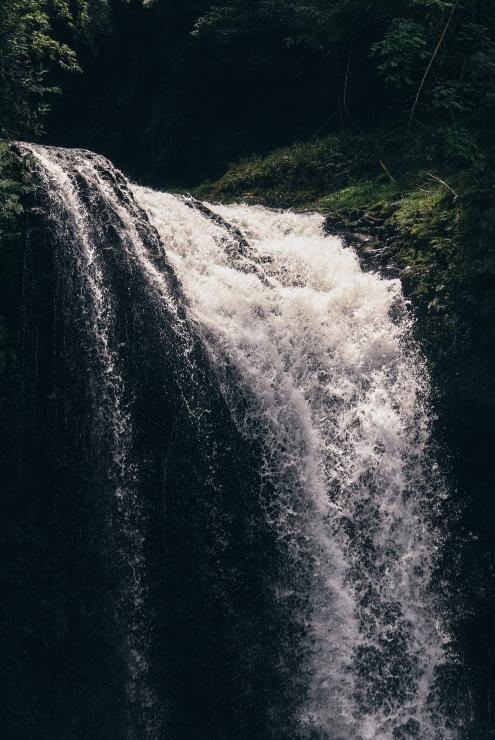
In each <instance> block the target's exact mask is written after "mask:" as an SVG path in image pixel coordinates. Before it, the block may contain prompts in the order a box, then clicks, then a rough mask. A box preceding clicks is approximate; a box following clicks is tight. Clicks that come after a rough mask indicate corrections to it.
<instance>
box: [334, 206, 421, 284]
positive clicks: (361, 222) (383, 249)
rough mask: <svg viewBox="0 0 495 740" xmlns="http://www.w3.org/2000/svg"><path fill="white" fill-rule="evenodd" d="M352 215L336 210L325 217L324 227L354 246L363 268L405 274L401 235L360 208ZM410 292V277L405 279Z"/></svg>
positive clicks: (383, 273)
mask: <svg viewBox="0 0 495 740" xmlns="http://www.w3.org/2000/svg"><path fill="white" fill-rule="evenodd" d="M351 216H352V214H351V215H349V214H347V215H346V216H344V215H343V214H339V213H334V214H331V215H329V216H327V217H326V219H325V223H324V231H325V233H326V234H327V235H328V236H340V237H341V238H342V240H343V242H344V244H346V245H347V246H349V247H353V249H354V250H355V251H356V254H357V255H358V257H359V260H360V262H361V266H362V268H363V269H364V270H372V271H374V272H379V273H380V274H382V275H383V276H384V277H387V278H397V277H400V278H403V277H404V278H406V274H405V273H404V272H403V270H401V268H400V267H399V265H398V259H397V258H398V255H399V252H400V249H401V246H402V239H401V238H400V236H399V235H398V234H397V233H396V232H394V231H393V229H391V228H390V227H389V226H386V225H385V223H384V221H383V220H382V219H376V218H373V219H370V218H366V217H365V216H363V214H361V213H359V212H357V213H355V214H354V218H352V217H351ZM403 287H404V293H405V294H406V295H407V294H408V289H407V280H405V281H404V282H403Z"/></svg>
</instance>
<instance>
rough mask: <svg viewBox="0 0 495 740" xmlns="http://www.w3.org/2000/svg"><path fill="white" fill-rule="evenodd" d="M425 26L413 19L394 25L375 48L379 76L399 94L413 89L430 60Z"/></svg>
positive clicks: (399, 19)
mask: <svg viewBox="0 0 495 740" xmlns="http://www.w3.org/2000/svg"><path fill="white" fill-rule="evenodd" d="M427 45H428V44H427V40H426V32H425V28H424V26H423V25H422V24H421V23H419V22H418V21H415V20H412V19H404V18H398V19H396V20H394V21H393V23H392V26H391V28H390V30H388V31H387V33H386V34H385V36H384V38H383V39H382V40H381V41H377V42H376V43H375V44H373V45H372V47H371V55H372V56H374V57H376V58H377V59H378V62H379V63H378V72H379V73H380V74H381V75H382V76H383V77H384V79H385V81H386V82H389V83H391V84H392V85H393V86H394V87H395V88H396V89H397V90H401V89H402V88H404V87H409V86H411V85H412V84H413V83H414V81H415V79H416V78H417V75H418V70H421V69H422V63H424V60H425V59H426V58H427V57H428V52H427Z"/></svg>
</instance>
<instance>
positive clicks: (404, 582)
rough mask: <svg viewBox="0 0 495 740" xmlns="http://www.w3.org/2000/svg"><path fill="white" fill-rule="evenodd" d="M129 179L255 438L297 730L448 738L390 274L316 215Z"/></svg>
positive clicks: (412, 350) (422, 467)
mask: <svg viewBox="0 0 495 740" xmlns="http://www.w3.org/2000/svg"><path fill="white" fill-rule="evenodd" d="M133 192H134V194H135V197H136V199H137V200H138V202H139V203H140V204H141V206H142V207H143V208H144V209H145V210H146V211H147V213H148V215H149V217H150V219H151V221H152V223H153V225H154V226H155V227H156V229H157V230H158V233H159V235H160V238H161V241H162V243H163V245H164V248H165V250H166V253H167V256H168V259H169V260H170V262H171V264H172V265H173V268H174V270H175V271H176V274H177V275H178V277H179V279H180V281H181V283H182V286H183V290H184V293H185V295H186V297H187V300H188V302H189V306H188V313H189V315H190V317H191V319H192V320H193V321H194V322H195V323H196V324H197V326H198V327H199V332H200V334H201V336H202V338H203V341H204V343H205V345H206V346H207V348H208V351H209V354H210V357H211V359H212V362H213V365H214V367H215V369H216V372H217V374H218V378H219V382H220V384H221V386H222V390H223V393H224V395H225V397H226V399H227V400H228V403H229V405H230V407H231V409H232V413H233V414H234V416H235V418H236V422H237V424H238V426H239V428H240V429H241V430H242V432H243V434H244V435H245V436H246V437H247V438H255V437H256V438H259V439H262V441H263V447H264V450H265V453H264V459H263V464H262V465H263V475H264V477H265V479H266V480H267V481H269V482H270V484H271V488H270V490H271V491H274V492H275V494H274V495H273V494H272V495H271V496H265V495H264V493H263V491H260V499H261V504H262V505H263V506H264V507H265V511H266V517H267V518H268V520H269V521H270V523H271V526H272V528H273V532H274V536H276V537H278V538H279V541H280V547H281V549H282V550H283V552H284V553H285V557H286V558H287V563H288V565H287V577H286V578H283V577H280V578H279V582H278V583H274V585H273V588H274V589H276V590H277V597H278V598H279V599H280V600H281V601H286V602H287V603H290V602H291V601H292V602H293V603H296V609H295V612H296V614H295V617H294V619H295V620H296V621H297V620H299V623H300V625H299V626H300V627H301V630H302V633H303V634H304V638H303V641H302V644H301V645H300V646H297V645H294V646H293V649H294V650H300V651H301V652H302V654H304V656H305V657H304V661H305V674H304V675H305V676H306V679H305V680H306V681H307V685H305V686H302V687H301V690H300V693H301V694H302V695H303V700H302V702H301V710H300V717H299V725H300V733H301V737H308V738H309V737H311V738H313V737H318V738H328V739H330V738H345V739H346V740H357V739H359V740H388V739H389V738H390V739H391V738H409V737H418V738H423V740H433V739H434V738H455V737H458V728H456V726H455V723H454V722H453V721H450V720H449V718H448V717H446V716H445V712H444V711H442V708H441V706H440V704H441V697H440V695H441V688H440V686H439V682H440V678H441V674H442V671H444V670H445V668H446V666H447V665H448V663H449V661H451V660H452V659H453V658H452V656H451V654H450V653H451V648H450V637H449V634H448V630H447V627H446V625H445V621H446V620H445V619H444V606H443V605H442V603H441V598H440V596H439V595H438V594H437V595H435V585H434V583H435V569H436V566H437V563H438V556H439V553H440V552H441V548H442V540H443V538H442V533H441V531H440V530H439V529H438V528H437V527H435V526H434V524H433V520H434V519H435V516H436V515H438V512H439V511H440V510H441V508H442V505H443V499H444V497H445V491H444V488H443V485H442V481H441V476H440V475H439V473H438V470H437V466H436V464H435V462H434V460H433V459H432V456H431V454H430V452H429V444H430V412H429V407H428V385H429V384H428V377H427V373H426V370H425V367H424V363H423V360H422V358H421V356H420V353H419V352H418V350H417V348H416V347H415V346H414V343H413V342H412V340H411V320H410V317H409V314H408V312H407V310H406V307H405V304H404V299H403V297H402V294H401V288H400V282H399V281H394V280H385V279H382V278H380V277H379V276H378V275H376V274H371V273H365V272H363V271H362V270H361V268H360V265H359V262H358V259H357V257H356V255H355V254H354V252H353V251H352V249H349V248H345V247H344V246H343V244H342V242H341V241H340V240H339V239H338V238H336V237H326V236H325V235H324V233H323V218H322V217H321V216H320V215H318V214H313V213H303V214H300V213H292V212H280V211H273V210H269V209H265V208H262V207H258V206H254V207H253V206H247V205H232V206H218V205H209V204H206V207H205V206H201V207H198V204H197V203H195V202H194V201H193V200H192V199H189V198H187V197H181V196H175V195H169V194H164V193H158V192H154V191H152V190H150V189H146V188H142V187H134V188H133ZM437 590H438V588H437ZM301 594H302V595H303V596H301ZM293 611H294V609H293Z"/></svg>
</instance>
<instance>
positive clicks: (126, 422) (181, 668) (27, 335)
mask: <svg viewBox="0 0 495 740" xmlns="http://www.w3.org/2000/svg"><path fill="white" fill-rule="evenodd" d="M49 156H50V160H51V162H52V164H53V167H54V169H53V171H52V174H51V175H50V177H51V178H52V180H49V181H48V182H47V179H46V177H47V176H46V175H45V176H44V175H42V173H41V168H39V169H38V170H37V175H36V176H37V178H38V181H37V183H38V184H37V188H36V191H35V193H34V195H33V197H32V201H31V203H30V204H29V208H28V216H27V228H26V232H27V236H26V239H25V242H24V244H23V248H22V255H19V261H18V266H17V268H16V269H17V270H18V277H19V280H18V284H19V311H18V320H17V322H16V326H15V332H14V333H15V337H16V342H17V347H16V350H17V357H18V358H19V359H18V363H17V369H16V373H15V383H16V385H15V388H13V393H14V394H15V397H16V399H17V405H18V418H17V420H16V423H15V427H16V440H15V442H14V443H13V445H14V447H15V456H14V457H15V465H14V467H13V468H12V469H11V470H10V472H9V478H8V480H7V481H6V482H7V487H8V500H9V502H10V505H9V509H8V512H6V516H7V525H6V527H7V530H8V534H9V536H10V541H11V545H12V551H11V553H10V554H9V558H8V560H7V571H8V574H7V575H8V578H7V580H8V588H7V590H6V592H5V593H6V604H7V610H6V622H7V624H6V629H5V633H6V634H10V635H11V636H12V637H11V644H10V645H9V646H8V650H7V653H6V655H7V660H6V664H5V665H6V668H5V674H4V679H5V684H6V686H7V692H6V694H7V702H6V705H5V711H4V712H2V717H1V719H0V727H1V728H2V732H1V734H2V736H3V737H6V738H10V737H12V738H14V737H15V738H16V740H23V739H24V738H26V739H27V738H31V737H47V738H48V737H49V738H54V739H55V738H57V739H58V738H60V740H62V739H64V740H65V738H67V737H69V736H70V737H71V738H75V739H77V738H81V739H82V738H88V737H91V738H95V739H98V738H101V739H102V740H103V738H105V740H107V739H112V740H113V738H115V739H116V740H117V739H118V740H120V738H122V739H123V738H126V739H128V738H136V739H137V740H142V739H143V740H144V738H152V740H158V739H159V738H162V737H167V738H177V739H178V740H179V739H180V740H185V739H186V738H191V740H192V738H198V737H201V738H204V739H205V740H208V739H209V738H211V740H220V739H221V738H225V740H227V738H229V739H230V738H232V737H234V736H235V737H236V738H240V739H241V738H249V739H250V738H253V740H254V738H260V737H263V738H269V737H271V733H272V729H273V716H274V714H279V715H280V716H281V715H282V707H283V711H284V712H285V715H286V716H287V714H288V712H287V702H288V700H287V695H286V694H285V693H284V692H285V689H284V687H283V686H282V685H280V680H279V678H278V677H277V672H276V666H277V663H278V661H279V655H278V648H277V642H276V640H275V639H274V632H276V631H277V622H278V619H279V615H278V612H279V607H278V606H277V604H276V603H275V602H274V596H273V594H272V592H271V590H270V588H269V586H268V582H269V580H270V571H271V569H273V568H276V567H277V554H276V552H275V551H274V545H273V538H272V537H269V536H268V533H267V527H266V523H265V519H264V516H263V513H262V512H261V511H260V510H259V505H258V501H259V499H258V496H257V492H258V490H259V486H260V481H259V476H258V472H257V470H258V467H259V465H258V463H257V455H258V451H257V449H256V445H255V444H253V445H249V444H246V441H245V440H244V439H241V436H240V434H239V432H238V431H237V429H236V427H235V425H234V424H233V421H232V419H231V417H230V413H229V411H228V410H227V408H226V406H225V403H224V401H223V399H222V397H221V395H220V392H219V389H218V387H217V382H216V379H215V377H214V374H213V372H212V371H211V369H210V367H209V362H208V359H207V358H206V356H205V354H204V351H203V349H202V347H201V345H200V343H199V341H198V340H197V338H196V337H195V334H194V330H193V328H192V327H191V326H190V325H189V324H188V322H187V321H185V320H184V317H183V309H182V300H183V299H182V296H181V292H180V287H179V285H178V282H177V281H176V279H175V277H174V275H173V273H172V272H171V270H170V268H169V267H168V265H167V264H166V262H165V261H164V258H163V250H161V249H160V248H159V240H158V236H157V235H156V233H155V232H154V230H153V229H152V228H151V226H150V225H149V222H148V220H147V218H146V216H145V215H144V214H143V213H142V212H140V210H139V208H138V207H137V205H136V204H135V203H134V202H133V200H132V196H131V195H130V193H129V191H128V189H127V185H126V183H125V180H123V178H121V177H119V173H117V172H116V171H115V170H113V168H112V167H111V165H109V164H108V163H105V161H104V160H101V158H97V157H96V155H94V157H95V160H94V161H92V160H91V158H90V157H89V155H87V154H86V153H84V155H81V158H79V159H78V155H77V154H73V153H71V154H67V155H65V154H64V153H54V154H53V156H52V155H51V154H50V155H49ZM88 162H89V163H90V164H89V166H88ZM83 164H84V166H83ZM88 167H89V168H88ZM53 177H60V180H59V181H58V183H57V182H56V181H55V180H53ZM91 178H101V181H100V180H98V183H97V184H98V188H96V181H95V180H94V179H91ZM48 186H49V187H48ZM66 187H67V188H69V187H70V189H68V190H64V188H66ZM57 188H59V192H58V194H57ZM69 196H70V197H77V199H78V205H79V211H78V212H79V213H83V215H84V221H83V222H80V221H77V222H76V221H75V220H74V218H73V216H74V212H73V211H70V212H69V210H68V209H67V210H65V209H64V203H66V202H67V198H68V197H69ZM109 199H111V203H110V204H109ZM110 205H111V206H112V207H110ZM126 214H130V217H131V218H132V222H133V225H134V226H135V228H136V233H134V232H133V233H132V235H130V232H129V231H128V230H126V229H127V226H126V225H125V224H124V221H123V219H124V218H125V215H126ZM131 236H132V239H135V240H136V241H135V243H134V242H132V239H131ZM84 240H87V243H88V244H90V245H91V246H92V248H93V247H94V252H92V253H91V260H92V261H91V260H87V261H86V262H84V249H83V246H82V245H83V243H86V242H85V241H84ZM133 245H134V246H135V247H136V249H137V247H138V246H139V248H141V246H142V248H143V249H144V250H145V251H146V259H148V260H149V262H150V264H151V265H153V266H154V267H156V269H157V270H158V271H159V273H160V275H162V276H164V280H165V283H164V284H166V286H167V290H168V291H169V295H170V297H171V300H173V301H175V302H176V304H177V306H178V316H179V319H177V316H176V315H172V313H170V314H167V311H168V309H164V307H163V303H161V302H160V300H159V299H158V297H157V294H156V292H154V291H153V290H150V283H149V281H148V280H146V279H145V278H144V276H143V270H142V269H141V266H140V265H139V264H138V257H137V253H135V252H133V248H134V246H133ZM95 265H96V266H97V268H98V271H95ZM150 269H151V268H150ZM99 280H101V282H98V281H99ZM100 289H103V290H104V295H103V298H101V295H100V292H99V291H100ZM98 301H100V302H99V303H98ZM95 306H96V308H95ZM98 311H99V313H98ZM178 320H179V321H180V322H181V332H182V334H181V333H178V332H177V331H175V329H174V325H176V324H177V321H178ZM104 351H105V352H107V351H108V356H105V357H103V354H102V353H103V352H104ZM185 354H187V357H188V364H185V362H184V357H185ZM280 618H281V617H280ZM269 695H270V696H272V695H273V696H274V697H275V698H271V699H270V700H269V701H268V700H267V697H268V696H269ZM277 703H279V704H280V707H279V708H277ZM289 722H290V720H289V719H284V724H285V726H288V723H289ZM280 724H281V723H279V726H280ZM33 733H34V734H33Z"/></svg>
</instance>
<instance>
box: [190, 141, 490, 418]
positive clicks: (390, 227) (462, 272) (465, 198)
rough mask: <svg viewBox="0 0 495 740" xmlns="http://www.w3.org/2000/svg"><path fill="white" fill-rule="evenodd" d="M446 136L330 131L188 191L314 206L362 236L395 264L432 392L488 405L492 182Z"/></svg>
mask: <svg viewBox="0 0 495 740" xmlns="http://www.w3.org/2000/svg"><path fill="white" fill-rule="evenodd" d="M449 135H451V132H450V134H449ZM463 142H464V143H463ZM454 143H455V145H456V147H457V148H456V147H453V145H452V141H451V140H450V141H449V139H448V136H447V133H444V132H442V131H440V130H437V131H435V132H433V133H432V134H429V135H428V136H427V137H426V136H425V137H423V138H418V137H416V138H414V139H412V138H411V139H409V140H407V141H406V140H405V139H404V136H403V135H394V134H390V133H384V132H380V133H379V134H378V135H376V134H375V135H373V136H368V135H355V134H342V135H335V136H332V137H328V138H325V139H319V140H315V141H313V142H310V143H306V144H296V145H294V146H292V147H289V148H285V149H279V150H276V151H274V152H273V153H271V154H270V155H269V156H267V157H265V158H261V157H254V158H251V159H248V160H245V161H242V162H240V163H238V164H235V165H234V166H233V167H231V169H229V170H228V171H227V172H226V173H225V174H224V175H223V176H222V177H221V178H220V179H219V180H218V181H216V182H213V183H207V184H205V185H203V186H201V187H200V188H198V189H197V191H196V195H197V196H198V197H202V198H207V199H211V200H214V201H215V200H217V201H222V202H232V201H236V200H243V201H246V202H249V203H261V204H264V205H268V206H271V207H281V208H287V207H288V208H295V209H308V208H309V209H317V210H319V211H321V212H322V213H324V214H326V215H327V217H328V220H329V224H330V225H333V227H334V228H335V229H336V230H338V231H341V232H350V233H361V234H367V235H371V236H372V240H371V242H364V243H362V244H361V247H362V249H363V251H367V252H368V253H371V252H374V254H375V257H376V258H377V260H378V263H381V264H382V265H383V266H386V265H387V264H390V263H393V264H394V265H395V266H396V267H397V269H398V271H399V273H400V276H401V278H402V279H403V283H404V287H405V290H406V293H407V294H408V295H409V296H410V298H411V300H412V303H413V306H414V309H415V312H416V316H417V332H418V336H419V337H420V339H421V340H422V343H423V346H424V347H425V351H426V353H427V355H428V358H429V360H430V365H431V367H432V369H433V370H434V372H435V374H436V378H437V381H438V383H437V386H438V387H439V389H440V390H441V392H442V393H443V394H444V395H445V396H446V397H449V398H451V399H452V398H453V397H454V396H455V397H456V404H455V405H456V407H458V408H459V409H460V406H461V405H462V406H463V407H464V405H466V406H467V408H470V407H472V405H473V404H475V405H476V407H478V409H483V412H484V413H485V412H486V411H487V409H488V408H489V409H490V412H495V394H494V393H493V380H492V378H493V373H494V371H495V362H494V354H493V346H494V344H495V299H494V298H493V287H494V286H495V247H494V245H495V188H493V189H492V184H491V182H490V175H489V171H488V167H487V165H486V162H485V161H484V160H483V159H482V158H481V155H480V154H479V152H478V149H477V146H476V142H475V140H472V139H469V138H468V137H465V138H464V139H463V138H462V137H460V136H459V137H458V140H457V142H454ZM446 162H448V165H446V164H445V163H446ZM462 413H464V410H463V411H462Z"/></svg>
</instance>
